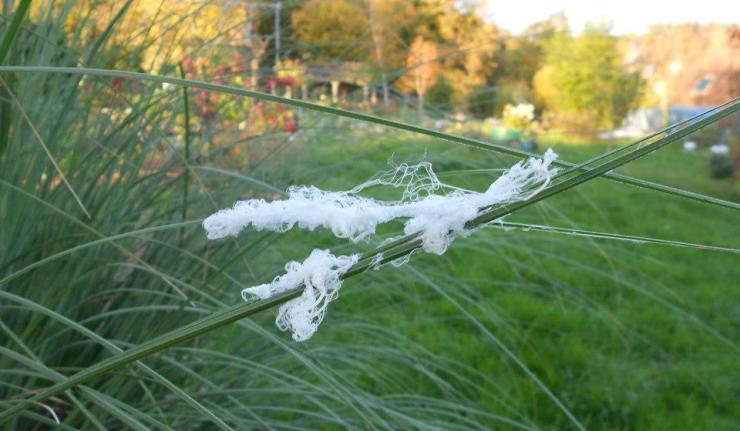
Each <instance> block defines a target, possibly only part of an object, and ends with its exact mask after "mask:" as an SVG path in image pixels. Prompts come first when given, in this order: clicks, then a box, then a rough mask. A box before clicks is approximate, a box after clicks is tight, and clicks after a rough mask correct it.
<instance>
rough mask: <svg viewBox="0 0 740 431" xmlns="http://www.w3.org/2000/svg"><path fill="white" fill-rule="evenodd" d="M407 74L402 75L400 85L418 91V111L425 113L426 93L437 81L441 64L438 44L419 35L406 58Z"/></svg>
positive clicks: (421, 113) (407, 89)
mask: <svg viewBox="0 0 740 431" xmlns="http://www.w3.org/2000/svg"><path fill="white" fill-rule="evenodd" d="M406 69H407V72H406V74H405V75H404V76H403V77H401V79H400V82H399V85H400V86H401V88H402V89H404V90H405V91H409V90H411V91H414V92H415V93H416V100H417V104H416V107H417V111H418V114H419V116H423V115H424V95H426V93H427V91H428V90H429V88H430V87H431V86H433V85H434V83H435V82H437V76H438V75H439V69H440V64H439V60H438V58H437V45H436V44H435V43H434V42H431V41H428V40H425V39H424V38H423V37H421V36H419V37H417V38H416V39H414V42H413V43H412V44H411V47H410V48H409V54H408V57H407V58H406Z"/></svg>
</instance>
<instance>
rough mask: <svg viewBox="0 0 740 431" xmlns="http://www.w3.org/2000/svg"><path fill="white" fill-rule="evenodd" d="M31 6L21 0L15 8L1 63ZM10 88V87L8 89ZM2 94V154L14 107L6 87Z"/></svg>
mask: <svg viewBox="0 0 740 431" xmlns="http://www.w3.org/2000/svg"><path fill="white" fill-rule="evenodd" d="M30 6H31V0H21V2H20V3H19V4H18V8H17V9H16V10H15V13H14V15H13V19H12V20H11V21H10V25H9V26H8V29H7V30H6V31H5V34H4V35H3V39H2V42H0V64H3V63H4V62H5V57H7V55H8V51H10V46H11V45H12V43H13V39H15V37H16V35H17V34H18V31H19V30H20V28H21V23H23V18H25V16H26V12H27V11H28V8H29V7H30ZM7 81H8V82H9V84H10V85H12V84H13V81H14V79H13V78H12V77H8V79H7ZM9 90H10V89H8V90H7V91H9ZM0 96H3V100H2V101H0V155H2V154H3V152H4V151H5V147H7V145H8V139H9V137H10V118H11V117H10V111H11V109H12V105H11V102H10V101H9V100H4V99H5V98H6V97H5V96H7V94H6V89H5V88H2V89H0Z"/></svg>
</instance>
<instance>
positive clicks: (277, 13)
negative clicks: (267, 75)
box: [274, 1, 283, 67]
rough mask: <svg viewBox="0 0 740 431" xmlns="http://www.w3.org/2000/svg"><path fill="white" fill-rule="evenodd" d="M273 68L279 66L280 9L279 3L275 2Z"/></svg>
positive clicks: (280, 4)
mask: <svg viewBox="0 0 740 431" xmlns="http://www.w3.org/2000/svg"><path fill="white" fill-rule="evenodd" d="M274 7H275V67H277V65H278V64H280V9H281V8H282V7H283V4H282V3H281V2H279V1H278V2H275V6H274Z"/></svg>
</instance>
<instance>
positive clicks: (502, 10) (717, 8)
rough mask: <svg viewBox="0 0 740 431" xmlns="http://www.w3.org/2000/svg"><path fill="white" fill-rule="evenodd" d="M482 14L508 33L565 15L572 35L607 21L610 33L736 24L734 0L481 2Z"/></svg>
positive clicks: (739, 6)
mask: <svg viewBox="0 0 740 431" xmlns="http://www.w3.org/2000/svg"><path fill="white" fill-rule="evenodd" d="M483 3H484V6H483V11H481V12H482V13H483V15H484V16H485V17H486V19H487V20H490V21H493V22H494V23H496V24H497V25H498V26H499V27H503V28H505V29H507V30H509V31H511V32H512V33H515V34H517V33H519V32H521V31H522V30H524V28H526V27H527V26H528V25H529V24H532V23H534V22H537V21H543V20H545V19H547V17H548V16H550V15H551V14H553V13H557V12H565V15H566V16H567V17H568V22H569V23H570V26H571V28H572V29H573V31H574V32H576V33H578V32H580V31H581V30H582V29H583V26H584V24H585V23H586V22H588V21H592V22H598V21H604V20H605V21H609V22H611V23H612V24H613V26H612V33H614V34H625V33H645V32H646V31H647V30H648V28H649V26H650V24H656V23H660V24H679V23H687V22H699V23H708V22H721V23H729V24H740V1H737V0H701V1H696V0H673V1H666V0H550V1H548V0H483Z"/></svg>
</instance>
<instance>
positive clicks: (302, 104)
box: [0, 66, 740, 210]
mask: <svg viewBox="0 0 740 431" xmlns="http://www.w3.org/2000/svg"><path fill="white" fill-rule="evenodd" d="M0 72H22V73H69V74H78V75H91V76H103V77H118V78H125V79H137V80H145V81H151V82H157V83H169V84H173V85H179V86H191V87H196V88H201V89H204V90H207V91H215V92H220V93H225V94H234V95H238V96H245V97H251V98H255V99H260V100H265V101H269V102H275V103H282V104H285V105H290V106H294V107H296V108H303V109H308V110H312V111H318V112H323V113H327V114H332V115H336V116H340V117H345V118H351V119H355V120H360V121H364V122H369V123H375V124H379V125H382V126H387V127H392V128H395V129H398V130H404V131H407V132H413V133H418V134H421V135H426V136H431V137H434V138H439V139H443V140H446V141H450V142H455V143H459V144H464V145H468V146H472V147H475V148H480V149H484V150H490V151H495V152H499V153H502V154H508V155H511V156H517V157H531V156H536V154H533V153H530V152H527V151H522V150H518V149H516V148H511V147H507V146H504V145H499V144H495V143H491V142H486V141H482V140H478V139H472V138H467V137H463V136H457V135H453V134H450V133H445V132H440V131H437V130H433V129H429V128H426V127H422V126H417V125H413V124H409V123H404V122H401V121H396V120H391V119H388V118H383V117H378V116H376V115H371V114H366V113H362V112H357V111H350V110H346V109H341V108H335V107H332V106H325V105H320V104H316V103H311V102H307V101H304V100H299V99H289V98H286V97H281V96H276V95H273V94H267V93H262V92H259V91H252V90H245V89H243V88H239V87H234V86H229V85H221V84H211V83H206V82H202V81H195V80H190V79H182V78H175V77H169V76H159V75H151V74H146V73H138V72H126V71H119V70H108V69H95V68H86V67H53V66H0ZM736 102H737V99H735V100H733V101H731V102H728V103H730V104H732V103H736ZM652 136H653V135H651V136H650V137H652ZM641 141H644V140H641ZM554 163H555V164H556V165H558V166H562V167H566V168H572V167H575V166H577V165H576V164H574V163H570V162H566V161H562V160H556V161H555V162H554ZM581 170H582V169H581ZM604 177H605V178H608V179H611V180H615V181H619V182H622V183H625V184H630V185H634V186H637V187H641V188H646V189H650V190H655V191H659V192H663V193H669V194H672V195H675V196H681V197H684V198H689V199H693V200H697V201H700V202H704V203H707V204H712V205H718V206H722V207H726V208H731V209H735V210H740V204H739V203H735V202H730V201H725V200H722V199H717V198H711V197H707V196H704V195H701V194H698V193H692V192H687V191H685V190H681V189H678V188H674V187H668V186H663V185H661V184H655V183H652V182H650V181H645V180H640V179H635V178H632V177H629V176H626V175H618V174H614V173H611V172H609V173H606V174H605V175H604Z"/></svg>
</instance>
